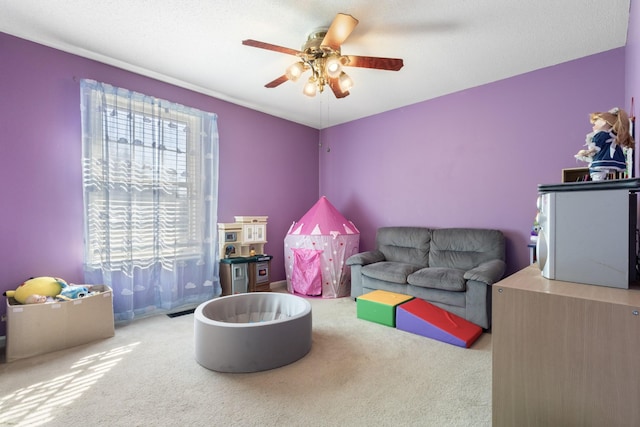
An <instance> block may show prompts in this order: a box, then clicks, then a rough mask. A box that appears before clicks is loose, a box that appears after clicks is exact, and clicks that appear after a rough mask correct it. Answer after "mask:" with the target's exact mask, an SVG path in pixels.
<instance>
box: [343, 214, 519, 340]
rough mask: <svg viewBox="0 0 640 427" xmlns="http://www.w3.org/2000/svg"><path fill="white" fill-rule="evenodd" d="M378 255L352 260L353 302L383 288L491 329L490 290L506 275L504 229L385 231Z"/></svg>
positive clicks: (349, 262)
mask: <svg viewBox="0 0 640 427" xmlns="http://www.w3.org/2000/svg"><path fill="white" fill-rule="evenodd" d="M376 248H377V249H376V250H374V251H368V252H362V253H359V254H355V255H352V256H351V257H349V258H348V259H347V265H349V266H351V297H353V298H357V297H358V296H360V295H362V294H365V293H367V292H371V291H373V290H376V289H382V290H386V291H390V292H396V293H400V294H407V295H412V296H414V297H416V298H421V299H424V300H426V301H429V302H431V303H433V304H435V305H437V306H439V307H441V308H443V309H445V310H447V311H449V312H451V313H454V314H457V315H458V316H460V317H463V318H465V319H467V320H468V321H470V322H472V323H475V324H476V325H478V326H480V327H482V328H485V329H489V328H490V327H491V285H493V283H495V282H497V281H499V280H500V279H501V278H502V277H503V275H504V272H505V267H506V264H505V239H504V235H503V234H502V232H500V231H499V230H485V229H476V228H442V229H432V228H423V227H383V228H379V229H378V231H377V233H376Z"/></svg>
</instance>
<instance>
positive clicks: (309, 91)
mask: <svg viewBox="0 0 640 427" xmlns="http://www.w3.org/2000/svg"><path fill="white" fill-rule="evenodd" d="M316 87H317V82H316V80H315V79H314V78H313V77H309V81H308V82H307V83H306V84H305V85H304V88H303V89H302V93H304V94H305V95H307V96H309V97H314V96H316Z"/></svg>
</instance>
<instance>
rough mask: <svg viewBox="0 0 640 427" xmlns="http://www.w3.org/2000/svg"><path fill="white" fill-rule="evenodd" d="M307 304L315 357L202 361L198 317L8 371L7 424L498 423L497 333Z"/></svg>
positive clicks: (345, 302) (1, 414)
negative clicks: (446, 339) (227, 368)
mask: <svg viewBox="0 0 640 427" xmlns="http://www.w3.org/2000/svg"><path fill="white" fill-rule="evenodd" d="M310 301H311V303H312V314H313V345H312V349H311V351H310V352H309V354H307V355H306V356H305V357H304V358H302V359H300V360H299V361H297V362H294V363H292V364H290V365H288V366H284V367H282V368H278V369H274V370H270V371H264V372H257V373H250V374H222V373H217V372H213V371H209V370H207V369H205V368H203V367H201V366H200V365H198V364H197V363H196V362H195V360H194V355H193V315H192V314H190V315H185V316H180V317H175V318H169V317H167V316H156V317H152V318H148V319H143V320H139V321H136V322H133V323H132V324H130V325H126V326H121V327H118V328H116V336H115V337H113V338H110V339H107V340H103V341H99V342H95V343H92V344H87V345H84V346H80V347H76V348H73V349H67V350H63V351H59V352H56V353H51V354H48V355H43V356H36V357H32V358H30V359H23V360H18V361H15V362H12V363H5V364H1V365H0V425H1V426H7V425H11V426H14V425H50V426H80V425H85V426H92V425H93V426H97V425H99V426H177V425H181V426H365V425H366V426H489V425H491V335H490V334H488V333H484V334H482V336H481V337H480V338H479V339H478V341H476V342H475V344H474V345H473V346H472V348H471V349H464V348H459V347H456V346H452V345H450V344H445V343H441V342H439V341H435V340H432V339H428V338H424V337H421V336H418V335H413V334H410V333H407V332H403V331H399V330H396V329H393V328H390V327H386V326H382V325H378V324H376V323H372V322H368V321H365V320H361V319H357V318H356V303H355V302H354V301H353V300H351V299H350V298H339V299H331V300H328V299H313V298H312V299H310ZM61 333H64V331H61Z"/></svg>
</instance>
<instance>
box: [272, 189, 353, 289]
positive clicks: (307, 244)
mask: <svg viewBox="0 0 640 427" xmlns="http://www.w3.org/2000/svg"><path fill="white" fill-rule="evenodd" d="M359 245H360V231H358V229H357V228H356V226H355V225H353V223H352V222H351V221H348V220H347V219H346V218H345V217H344V216H342V214H341V213H340V212H338V210H337V209H336V208H335V207H334V206H333V205H332V204H331V203H329V200H327V198H326V197H324V196H322V197H321V198H320V200H318V201H317V202H316V204H315V205H313V207H312V208H311V209H309V211H308V212H307V213H306V214H305V215H304V216H303V217H302V218H300V221H298V222H294V223H293V224H292V225H291V228H289V231H288V232H287V236H286V237H285V239H284V259H285V271H286V274H287V289H288V291H289V292H291V293H299V294H302V295H317V296H320V295H321V296H322V297H323V298H338V297H345V296H349V295H350V294H351V269H349V268H348V267H347V265H346V263H345V261H346V260H347V258H349V257H350V256H351V255H354V254H356V253H358V248H359Z"/></svg>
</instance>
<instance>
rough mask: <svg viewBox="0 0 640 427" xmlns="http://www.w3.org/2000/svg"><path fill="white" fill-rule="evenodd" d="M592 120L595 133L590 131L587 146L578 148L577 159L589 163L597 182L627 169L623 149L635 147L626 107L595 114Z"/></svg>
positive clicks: (591, 172) (592, 115)
mask: <svg viewBox="0 0 640 427" xmlns="http://www.w3.org/2000/svg"><path fill="white" fill-rule="evenodd" d="M589 119H590V121H591V123H592V124H593V132H591V133H589V134H587V138H586V144H585V145H586V146H587V149H583V150H580V151H578V153H577V154H576V155H575V158H576V159H578V160H582V161H585V162H587V163H589V175H590V176H591V179H592V180H593V181H602V180H604V179H606V177H607V175H608V174H610V173H612V172H616V171H624V170H626V168H627V161H626V157H625V153H624V151H623V148H633V138H632V137H631V135H630V134H629V117H628V116H627V113H625V111H624V110H621V109H619V108H613V109H611V110H609V111H606V112H597V113H591V114H590V116H589Z"/></svg>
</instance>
